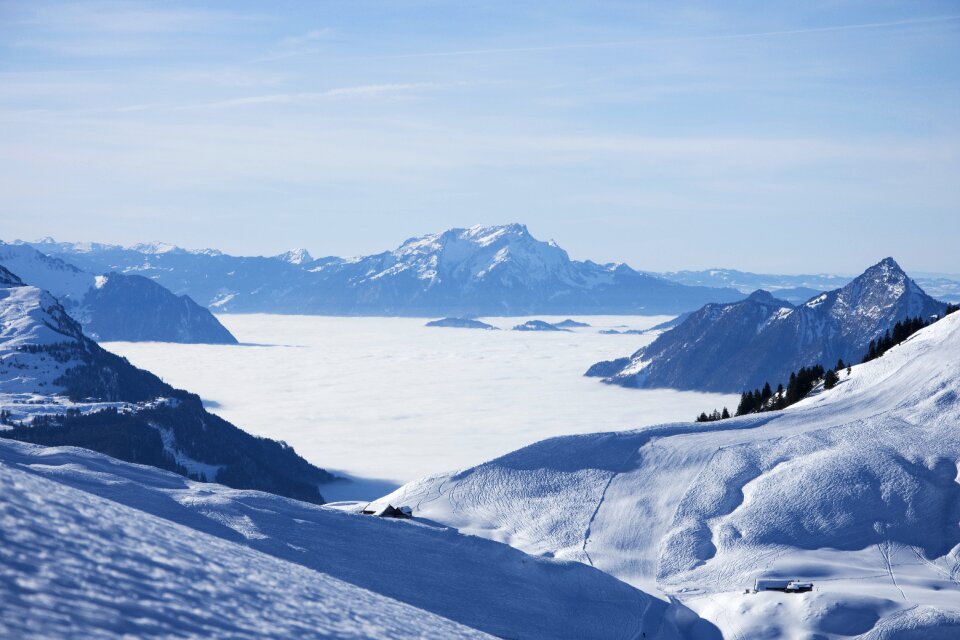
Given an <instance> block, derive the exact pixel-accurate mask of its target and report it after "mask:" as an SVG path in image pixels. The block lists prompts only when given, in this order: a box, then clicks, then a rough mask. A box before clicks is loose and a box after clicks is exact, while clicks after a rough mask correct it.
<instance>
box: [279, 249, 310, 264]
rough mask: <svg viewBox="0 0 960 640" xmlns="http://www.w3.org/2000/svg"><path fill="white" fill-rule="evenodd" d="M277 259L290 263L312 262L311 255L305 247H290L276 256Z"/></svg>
mask: <svg viewBox="0 0 960 640" xmlns="http://www.w3.org/2000/svg"><path fill="white" fill-rule="evenodd" d="M276 257H277V259H278V260H283V261H284V262H289V263H290V264H306V263H308V262H313V256H312V255H310V252H309V251H307V250H306V249H290V251H286V252H284V253H281V254H280V255H278V256H276Z"/></svg>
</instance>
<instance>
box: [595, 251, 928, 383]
mask: <svg viewBox="0 0 960 640" xmlns="http://www.w3.org/2000/svg"><path fill="white" fill-rule="evenodd" d="M944 306H945V305H944V304H943V303H941V302H938V301H936V300H934V299H933V298H931V297H930V296H928V295H927V294H926V293H925V292H924V291H923V290H922V289H921V288H920V287H919V286H918V285H917V284H916V283H915V282H914V281H913V280H911V279H910V278H909V277H908V276H907V274H906V273H904V271H903V270H902V269H901V268H900V266H899V265H898V264H897V263H896V262H895V261H894V260H893V259H892V258H886V259H884V260H882V261H881V262H879V263H878V264H876V265H874V266H872V267H870V268H869V269H867V270H866V271H864V272H863V274H861V275H860V276H858V277H857V278H855V279H854V280H853V281H851V282H850V283H849V284H847V285H846V286H844V287H843V288H841V289H837V290H835V291H830V292H827V293H823V294H820V295H818V296H817V297H814V298H811V299H810V300H808V301H807V302H806V303H804V304H802V305H800V306H796V307H795V306H793V305H791V304H790V303H789V302H786V301H784V300H778V299H776V298H774V297H773V296H771V295H770V294H769V293H767V292H765V291H757V292H754V293H753V294H751V295H750V296H749V297H748V298H747V299H746V300H741V301H739V302H734V303H730V304H708V305H706V306H704V307H703V308H702V309H700V310H698V311H696V312H695V313H692V314H690V316H689V317H688V318H687V319H686V320H684V321H683V322H682V323H680V324H679V325H677V326H676V327H674V328H673V329H671V330H670V331H667V332H665V333H664V334H662V335H661V336H660V337H659V338H657V340H655V341H654V342H653V343H652V344H650V345H648V346H647V347H644V348H643V349H641V350H640V351H637V352H636V353H634V354H633V355H632V356H631V357H630V358H629V359H628V360H624V359H619V360H617V361H616V362H604V363H599V364H598V365H596V366H595V367H593V368H592V369H591V370H588V372H587V375H599V376H604V377H606V378H607V380H608V381H609V382H614V383H616V384H621V385H624V386H638V387H669V388H674V389H693V390H702V391H727V392H740V391H743V390H744V389H754V388H760V387H762V386H763V385H764V383H766V382H769V383H770V384H772V385H773V386H776V385H777V383H783V384H784V385H786V383H787V379H788V377H789V375H790V373H791V372H793V371H796V370H798V369H799V368H800V367H805V366H813V365H816V364H820V365H823V366H824V367H825V368H832V367H833V366H834V365H835V363H836V362H837V360H838V359H841V358H842V359H843V360H844V361H845V362H859V361H860V360H861V359H862V358H863V356H864V354H866V352H867V348H868V345H869V343H870V341H871V340H876V339H877V338H880V337H882V336H883V334H884V332H885V331H888V330H891V329H892V328H893V327H894V325H895V324H896V323H897V322H898V321H901V320H904V319H906V318H913V317H916V316H919V317H922V318H924V319H927V320H929V318H931V317H932V316H934V315H937V314H941V313H943V310H944Z"/></svg>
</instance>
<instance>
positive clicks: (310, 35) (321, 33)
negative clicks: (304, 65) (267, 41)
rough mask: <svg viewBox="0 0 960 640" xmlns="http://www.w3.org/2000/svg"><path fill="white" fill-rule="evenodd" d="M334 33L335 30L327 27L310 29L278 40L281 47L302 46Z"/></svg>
mask: <svg viewBox="0 0 960 640" xmlns="http://www.w3.org/2000/svg"><path fill="white" fill-rule="evenodd" d="M334 33H335V31H334V30H333V29H331V28H329V27H327V28H324V29H312V30H311V31H307V32H306V33H303V34H300V35H296V36H287V37H286V38H283V39H282V40H281V41H280V46H281V47H302V46H303V45H305V44H310V43H312V42H316V41H317V40H324V39H326V38H329V37H330V36H332V35H333V34H334Z"/></svg>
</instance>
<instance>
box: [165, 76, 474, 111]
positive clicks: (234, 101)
mask: <svg viewBox="0 0 960 640" xmlns="http://www.w3.org/2000/svg"><path fill="white" fill-rule="evenodd" d="M468 84H470V83H467V82H448V83H435V82H408V83H388V84H363V85H356V86H349V87H335V88H333V89H327V90H325V91H298V92H292V93H270V94H263V95H256V96H243V97H239V98H230V99H228V100H218V101H216V102H207V103H203V104H196V105H185V106H181V107H178V109H182V110H193V109H220V108H234V107H248V106H258V105H264V104H286V105H303V104H313V103H317V102H321V101H324V100H332V99H338V98H350V97H360V98H384V97H388V98H389V97H395V96H397V95H399V94H410V93H413V92H416V91H426V90H437V89H444V88H451V87H460V86H466V85H468Z"/></svg>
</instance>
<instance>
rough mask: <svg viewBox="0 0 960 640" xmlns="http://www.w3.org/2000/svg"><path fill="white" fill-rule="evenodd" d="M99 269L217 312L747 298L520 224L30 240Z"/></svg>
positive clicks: (364, 311)
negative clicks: (227, 243)
mask: <svg viewBox="0 0 960 640" xmlns="http://www.w3.org/2000/svg"><path fill="white" fill-rule="evenodd" d="M31 246H33V247H34V248H36V249H37V250H38V251H40V252H42V253H44V254H47V255H50V256H53V257H57V258H60V259H62V260H65V261H67V262H71V263H73V264H76V265H78V266H79V267H81V268H83V269H85V270H87V271H90V272H111V271H113V272H118V273H123V274H138V275H143V276H146V277H148V278H151V279H153V280H155V281H156V282H158V283H160V284H162V285H163V286H165V287H167V288H168V289H170V290H171V291H174V292H176V293H180V294H187V295H189V296H190V297H192V298H194V299H195V300H198V301H200V303H201V304H204V305H206V306H208V307H210V308H212V309H216V310H217V311H220V312H244V313H248V312H264V313H305V314H332V315H402V316H442V315H446V316H464V317H469V316H478V315H488V316H489V315H524V314H533V313H543V314H568V313H569V314H573V313H578V314H583V313H618V314H620V313H622V314H674V313H681V312H683V311H688V310H691V309H695V308H697V307H699V306H701V305H702V304H704V303H706V302H727V301H732V300H737V299H740V298H742V297H743V296H742V294H740V293H739V292H738V291H736V290H734V289H729V288H711V287H698V286H693V287H691V286H686V285H681V284H678V283H675V282H671V281H669V280H666V279H664V278H660V277H657V276H653V275H649V274H645V273H641V272H639V271H636V270H634V269H632V268H630V267H628V266H627V265H625V264H613V263H611V264H597V263H594V262H591V261H577V260H571V259H570V257H569V256H568V255H567V252H566V251H564V250H563V249H561V248H560V247H559V246H557V245H556V243H553V242H542V241H540V240H537V239H536V238H534V237H533V236H532V235H531V234H530V232H529V231H528V230H527V228H526V226H524V225H522V224H508V225H501V226H492V227H480V226H477V227H471V228H469V229H450V230H447V231H444V232H442V233H435V234H429V235H425V236H421V237H417V238H411V239H409V240H407V241H406V242H404V243H402V244H401V245H400V246H399V247H397V248H396V249H394V250H392V251H385V252H383V253H378V254H375V255H370V256H362V257H357V258H336V257H326V258H313V257H312V256H310V254H309V253H308V252H306V251H304V250H294V251H290V252H287V253H284V254H282V255H279V256H274V257H269V258H267V257H235V256H229V255H225V254H223V253H221V252H219V251H216V250H210V249H207V250H202V251H187V250H184V249H180V248H177V247H173V246H170V245H161V244H156V243H155V244H150V245H138V246H135V247H131V248H123V247H119V246H116V245H104V244H96V243H81V244H76V243H58V242H55V241H53V240H49V239H47V240H43V241H40V242H37V243H32V245H31Z"/></svg>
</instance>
